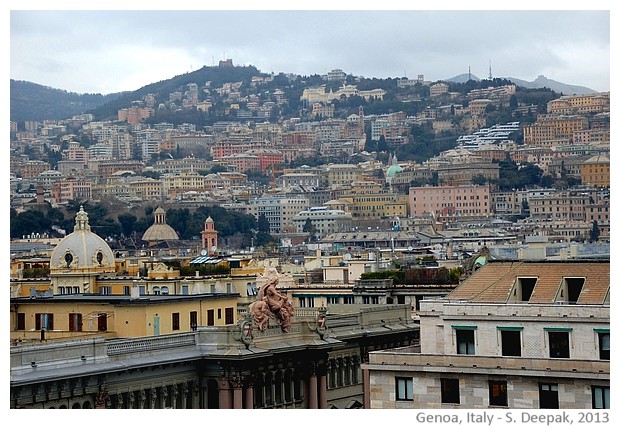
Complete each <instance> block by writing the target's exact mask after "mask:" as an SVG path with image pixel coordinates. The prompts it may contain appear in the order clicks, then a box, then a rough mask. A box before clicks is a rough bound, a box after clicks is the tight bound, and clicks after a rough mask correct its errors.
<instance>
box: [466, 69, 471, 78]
mask: <svg viewBox="0 0 620 429" xmlns="http://www.w3.org/2000/svg"><path fill="white" fill-rule="evenodd" d="M470 80H471V66H469V70H468V72H467V81H470Z"/></svg>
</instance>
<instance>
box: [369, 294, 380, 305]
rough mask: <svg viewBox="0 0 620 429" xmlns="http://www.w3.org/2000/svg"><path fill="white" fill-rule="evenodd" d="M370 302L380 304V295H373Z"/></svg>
mask: <svg viewBox="0 0 620 429" xmlns="http://www.w3.org/2000/svg"><path fill="white" fill-rule="evenodd" d="M370 302H371V303H372V304H379V297H378V296H371V297H370Z"/></svg>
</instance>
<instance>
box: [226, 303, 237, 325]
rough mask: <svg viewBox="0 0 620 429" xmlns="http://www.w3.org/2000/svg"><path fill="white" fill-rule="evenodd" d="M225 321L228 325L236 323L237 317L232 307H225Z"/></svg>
mask: <svg viewBox="0 0 620 429" xmlns="http://www.w3.org/2000/svg"><path fill="white" fill-rule="evenodd" d="M224 312H225V317H226V319H225V322H226V324H227V325H232V324H233V323H235V317H234V315H233V312H234V309H233V308H232V307H228V308H226V309H225V311H224Z"/></svg>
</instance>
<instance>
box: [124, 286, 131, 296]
mask: <svg viewBox="0 0 620 429" xmlns="http://www.w3.org/2000/svg"><path fill="white" fill-rule="evenodd" d="M130 294H131V286H123V295H130Z"/></svg>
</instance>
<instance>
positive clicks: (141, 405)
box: [138, 389, 146, 409]
mask: <svg viewBox="0 0 620 429" xmlns="http://www.w3.org/2000/svg"><path fill="white" fill-rule="evenodd" d="M139 395H140V397H139V398H138V408H139V409H143V408H144V404H145V403H146V392H145V391H144V389H140V392H139Z"/></svg>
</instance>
